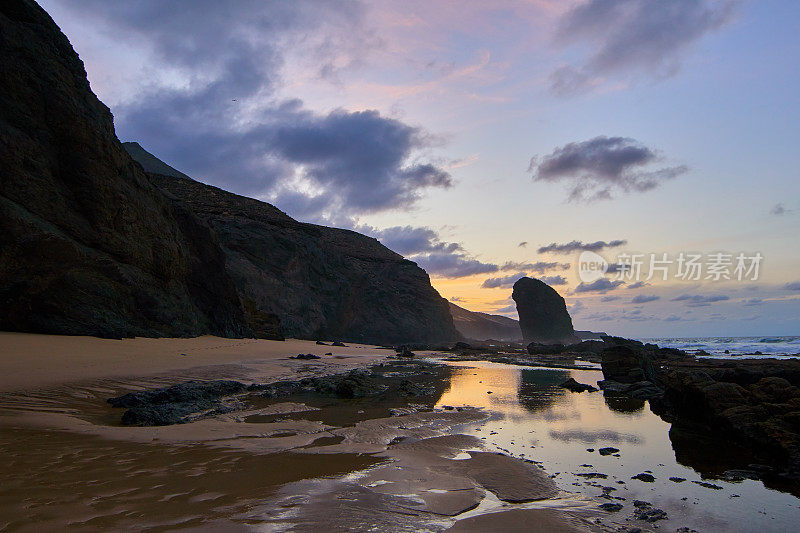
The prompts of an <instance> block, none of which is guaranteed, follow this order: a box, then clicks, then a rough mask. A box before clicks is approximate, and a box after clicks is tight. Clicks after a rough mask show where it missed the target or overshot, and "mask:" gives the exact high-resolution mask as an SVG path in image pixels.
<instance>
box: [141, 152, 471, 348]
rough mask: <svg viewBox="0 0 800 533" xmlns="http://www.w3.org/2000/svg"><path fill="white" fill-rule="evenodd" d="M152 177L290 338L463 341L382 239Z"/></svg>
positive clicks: (252, 302)
mask: <svg viewBox="0 0 800 533" xmlns="http://www.w3.org/2000/svg"><path fill="white" fill-rule="evenodd" d="M126 146H127V145H126ZM150 176H151V179H152V180H153V181H154V182H155V183H157V184H158V185H159V186H160V187H161V188H162V189H163V190H164V191H166V192H167V193H168V194H169V195H172V196H175V197H177V198H178V199H180V200H181V201H182V202H184V203H185V204H186V205H188V206H189V207H190V209H191V210H192V211H193V213H194V214H195V215H196V216H198V217H199V218H201V219H202V220H204V221H206V222H207V223H208V224H209V225H211V227H212V228H213V229H214V232H215V233H216V234H217V236H218V238H219V241H220V243H221V245H222V248H223V250H224V251H225V255H226V260H227V269H228V272H229V274H230V275H231V277H232V278H233V279H234V282H235V284H236V286H237V288H238V289H239V294H240V297H241V299H242V301H243V302H244V303H245V308H246V310H247V311H248V313H250V314H252V313H262V314H266V315H276V316H277V317H279V319H280V324H281V330H282V331H283V334H284V335H286V336H291V337H301V338H310V339H328V340H343V341H350V342H365V343H379V344H383V343H404V342H421V343H438V342H449V341H452V340H454V339H456V338H458V333H457V332H456V330H455V328H454V326H453V320H452V318H451V317H450V312H449V310H448V305H447V301H446V300H444V299H443V298H442V297H441V296H439V293H438V292H436V290H435V289H434V288H433V287H432V286H431V284H430V279H429V278H428V274H427V273H426V272H425V271H424V270H422V269H421V268H419V267H418V266H417V265H416V264H415V263H413V262H411V261H408V260H406V259H403V257H402V256H400V255H398V254H396V253H395V252H393V251H391V250H389V249H388V248H386V247H385V246H383V245H382V244H380V243H379V242H378V241H377V240H376V239H373V238H371V237H367V236H365V235H361V234H359V233H356V232H353V231H348V230H342V229H335V228H328V227H324V226H317V225H314V224H306V223H302V222H298V221H296V220H294V219H292V218H291V217H289V216H288V215H286V214H285V213H283V212H282V211H280V210H279V209H277V208H276V207H274V206H272V205H270V204H267V203H264V202H260V201H258V200H254V199H252V198H246V197H243V196H238V195H236V194H232V193H229V192H226V191H223V190H222V189H218V188H216V187H212V186H210V185H206V184H203V183H200V182H197V181H194V180H191V179H185V178H181V177H179V176H178V175H175V174H173V175H171V176H166V175H159V174H151V175H150Z"/></svg>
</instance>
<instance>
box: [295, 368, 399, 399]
mask: <svg viewBox="0 0 800 533" xmlns="http://www.w3.org/2000/svg"><path fill="white" fill-rule="evenodd" d="M300 384H301V385H302V386H304V387H307V388H310V389H313V390H314V391H315V392H316V393H318V394H322V395H327V396H338V397H340V398H364V397H367V396H375V395H377V394H380V393H382V392H385V391H386V389H387V386H386V385H385V384H383V383H381V382H380V381H379V380H378V379H376V378H375V377H373V376H372V375H371V374H370V373H369V372H366V371H364V370H351V371H350V372H348V373H346V374H339V375H333V376H323V377H319V378H309V379H304V380H302V381H301V382H300Z"/></svg>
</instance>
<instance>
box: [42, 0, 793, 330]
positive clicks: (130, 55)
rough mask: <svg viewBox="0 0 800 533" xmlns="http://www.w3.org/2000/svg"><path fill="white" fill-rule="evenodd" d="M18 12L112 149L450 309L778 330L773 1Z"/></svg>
mask: <svg viewBox="0 0 800 533" xmlns="http://www.w3.org/2000/svg"><path fill="white" fill-rule="evenodd" d="M40 3H41V5H42V7H44V8H45V9H46V10H47V11H48V12H49V13H50V15H51V16H52V17H53V18H54V20H55V21H56V23H57V24H58V25H59V26H60V27H61V29H62V30H63V31H64V33H65V34H66V35H67V37H68V38H69V39H70V41H71V43H72V44H73V46H74V47H75V49H76V50H77V52H78V53H79V55H80V57H81V59H82V60H83V61H84V64H85V66H86V71H87V74H88V77H89V80H90V83H91V86H92V89H93V90H94V91H95V93H96V94H97V95H98V96H99V97H100V99H101V100H102V101H103V102H104V103H105V104H106V105H108V106H109V107H110V108H111V110H112V112H113V113H114V116H115V126H116V130H117V135H118V137H119V138H120V139H121V140H123V141H137V142H139V143H140V144H141V145H142V146H143V147H144V148H145V149H147V150H148V151H150V152H151V153H153V154H154V155H156V156H157V157H159V158H160V159H162V160H164V161H165V162H167V163H168V164H170V165H172V166H173V167H175V168H177V169H179V170H181V171H182V172H185V173H186V174H188V175H190V176H192V177H194V178H195V179H198V180H200V181H203V182H206V183H210V184H213V185H217V186H219V187H222V188H225V189H227V190H230V191H232V192H236V193H238V194H243V195H246V196H251V197H254V198H259V199H262V200H265V201H268V202H270V203H273V204H275V205H276V206H277V207H279V208H280V209H282V210H284V211H286V212H287V213H288V214H290V215H291V216H293V217H295V218H297V219H298V220H302V221H309V222H315V223H322V224H327V225H332V226H336V227H343V228H349V229H355V230H357V231H360V232H362V233H366V234H368V235H371V236H374V237H376V238H378V239H379V240H380V241H381V242H383V243H384V244H386V245H387V246H388V247H390V248H391V249H393V250H395V251H397V252H398V253H401V254H402V255H404V256H405V257H407V258H408V259H410V260H412V261H415V262H416V263H418V264H419V265H420V266H422V267H423V268H425V269H426V270H427V271H428V273H429V274H430V276H431V281H432V283H433V285H434V287H436V289H437V290H439V292H440V293H441V294H442V295H443V296H444V297H446V298H448V299H450V300H451V301H453V302H454V303H456V304H458V305H461V306H462V307H465V308H467V309H470V310H474V311H483V312H489V313H498V314H504V315H507V316H511V317H514V318H516V309H515V308H514V305H513V301H512V300H511V299H510V295H511V286H512V285H513V282H514V281H516V279H518V278H519V277H521V276H523V275H528V276H532V277H537V278H539V279H542V280H544V281H545V282H546V283H548V284H549V285H551V286H552V287H553V288H554V289H556V290H557V291H558V292H559V293H560V294H561V295H562V296H564V297H565V299H566V301H567V304H568V306H569V309H570V313H571V314H572V316H573V322H574V323H575V326H576V328H577V329H587V330H593V331H607V332H609V333H613V334H618V335H627V336H633V337H661V336H742V335H800V247H799V246H798V244H800V240H799V239H798V234H799V233H800V179H798V178H800V175H798V173H799V172H800V170H798V159H799V158H800V156H798V154H800V151H798V149H797V139H798V138H800V135H798V133H800V126H799V124H800V69H798V68H797V58H798V57H800V3H798V2H795V1H792V0H760V1H758V2H756V1H755V0H751V1H745V0H741V1H737V0H671V1H670V2H663V1H661V0H575V1H568V0H514V1H506V0H498V1H494V2H484V1H480V0H474V1H473V0H462V1H439V2H431V1H430V0H427V1H423V0H419V1H418V0H404V1H402V2H401V1H384V0H377V1H370V2H360V1H356V0H346V1H325V0H314V1H302V0H300V1H293V2H283V1H280V2H279V1H273V2H270V1H257V0H233V1H230V2H217V1H214V0H191V1H190V0H176V1H170V2H165V1H162V0H140V1H137V2H107V1H105V0H44V1H41V2H40ZM586 251H590V252H592V253H596V254H599V256H600V258H599V259H598V262H602V261H605V262H606V263H607V267H606V269H607V272H606V273H605V275H603V276H602V277H601V278H599V279H590V278H589V277H587V274H591V272H589V270H587V268H588V266H589V265H588V263H581V262H580V261H579V258H580V257H581V254H582V253H583V252H586ZM665 254H666V255H665ZM592 257H595V256H592ZM691 257H695V259H694V260H693V264H699V265H700V269H701V271H700V273H699V275H697V272H694V271H691V272H689V271H688V269H687V268H686V267H687V261H688V260H689V259H690V258H691ZM755 257H759V258H760V259H758V260H754V259H752V258H755ZM595 258H596V257H595ZM596 259H597V258H596ZM651 261H653V263H652V265H651ZM640 262H641V267H639V268H637V267H636V265H638V264H639V263H640ZM582 265H583V266H582ZM659 265H660V266H661V267H662V268H661V270H659V269H656V270H652V269H650V267H651V266H659ZM756 265H757V266H758V271H757V272H756V271H755V270H754V268H753V267H754V266H756ZM737 266H739V267H740V268H739V269H738V270H737ZM679 267H680V272H679ZM741 267H745V268H741ZM664 268H666V270H664ZM651 273H652V274H654V275H652V276H651V275H650V274H651ZM687 273H689V274H691V275H687ZM581 274H584V275H583V276H582V275H581ZM601 274H602V272H601ZM726 278H730V279H726ZM740 278H741V279H740Z"/></svg>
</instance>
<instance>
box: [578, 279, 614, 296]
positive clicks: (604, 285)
mask: <svg viewBox="0 0 800 533" xmlns="http://www.w3.org/2000/svg"><path fill="white" fill-rule="evenodd" d="M624 283H625V282H624V281H621V280H615V281H611V280H608V279H606V278H600V279H598V280H597V281H593V282H591V283H583V282H581V283H580V284H579V285H578V286H577V287H575V291H574V292H576V293H581V292H599V293H600V294H605V293H606V292H607V291H613V290H614V289H616V288H617V287H619V286H620V285H623V284H624Z"/></svg>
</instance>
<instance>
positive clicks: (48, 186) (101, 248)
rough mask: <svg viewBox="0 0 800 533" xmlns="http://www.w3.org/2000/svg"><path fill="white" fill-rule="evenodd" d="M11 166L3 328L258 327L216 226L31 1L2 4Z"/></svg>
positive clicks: (1, 138) (0, 105)
mask: <svg viewBox="0 0 800 533" xmlns="http://www.w3.org/2000/svg"><path fill="white" fill-rule="evenodd" d="M0 168H2V173H0V329H4V330H14V331H26V332H42V333H61V334H74V335H97V336H112V337H119V336H135V335H142V336H187V335H199V334H202V333H213V334H217V335H228V336H241V335H245V334H248V329H247V327H246V326H245V321H244V315H243V313H242V310H241V304H240V303H239V299H238V296H237V293H236V290H235V288H234V286H233V283H232V280H231V278H230V277H229V276H228V275H227V273H226V271H225V268H224V265H225V262H224V256H223V255H222V252H221V251H220V249H219V246H218V245H217V243H216V239H215V236H214V234H213V232H212V231H211V229H210V228H209V227H208V226H207V225H206V224H204V223H202V222H200V221H199V220H197V219H196V218H195V217H194V216H192V215H191V213H189V212H188V211H186V210H185V209H184V208H183V207H181V206H180V205H177V204H176V203H174V202H172V201H170V200H169V199H167V198H166V197H165V196H164V195H163V194H162V193H161V191H159V189H158V188H157V187H155V186H154V185H153V184H152V183H151V182H150V180H149V179H148V177H147V176H146V175H145V173H144V172H143V171H142V170H141V168H140V167H139V166H138V165H137V164H136V163H134V162H133V161H132V160H131V158H130V157H129V156H128V154H127V153H126V152H125V150H124V149H123V148H122V146H121V144H120V143H119V141H118V140H117V138H116V135H115V133H114V125H113V120H112V116H111V113H110V112H109V110H108V108H107V107H106V106H105V105H103V104H102V102H100V101H99V100H98V99H97V97H96V96H95V95H94V94H93V93H92V91H91V89H90V88H89V82H88V81H87V79H86V72H85V70H84V67H83V63H82V62H81V60H80V59H79V58H78V56H77V54H76V53H75V52H74V50H73V49H72V46H71V45H70V43H69V41H68V40H67V38H66V37H65V36H64V35H63V34H62V33H61V31H60V30H59V29H58V27H57V26H56V24H55V23H54V22H53V20H52V19H51V18H50V17H49V16H48V15H47V13H46V12H45V11H44V10H42V9H41V8H40V7H39V6H38V5H36V4H35V3H34V2H32V1H26V0H8V1H4V2H2V4H0Z"/></svg>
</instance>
